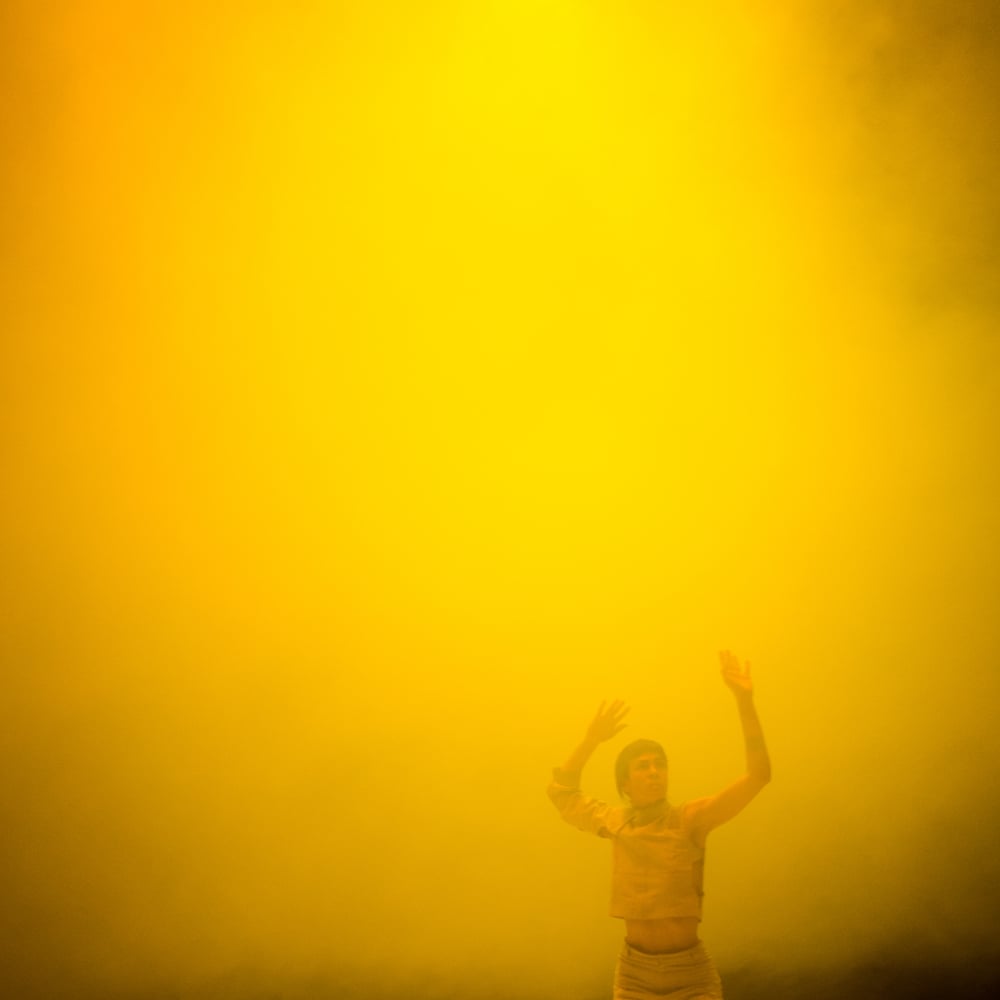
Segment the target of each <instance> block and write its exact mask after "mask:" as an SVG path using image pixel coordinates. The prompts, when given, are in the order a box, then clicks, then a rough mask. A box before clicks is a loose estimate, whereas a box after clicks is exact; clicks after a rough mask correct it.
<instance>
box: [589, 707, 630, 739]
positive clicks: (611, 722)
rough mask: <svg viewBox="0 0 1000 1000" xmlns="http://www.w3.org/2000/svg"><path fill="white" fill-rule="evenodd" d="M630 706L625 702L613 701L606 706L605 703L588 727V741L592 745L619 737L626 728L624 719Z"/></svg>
mask: <svg viewBox="0 0 1000 1000" xmlns="http://www.w3.org/2000/svg"><path fill="white" fill-rule="evenodd" d="M628 712H629V709H628V705H626V704H625V702H623V701H613V702H611V704H610V705H606V704H605V703H604V702H603V701H602V702H601V707H600V708H599V709H598V710H597V714H596V715H595V716H594V718H593V719H592V720H591V723H590V725H589V726H588V727H587V741H588V742H590V743H604V742H605V740H610V739H611V737H612V736H617V735H618V734H619V733H620V732H621V731H622V730H623V729H624V728H625V723H624V722H622V719H624V718H625V716H626V715H628Z"/></svg>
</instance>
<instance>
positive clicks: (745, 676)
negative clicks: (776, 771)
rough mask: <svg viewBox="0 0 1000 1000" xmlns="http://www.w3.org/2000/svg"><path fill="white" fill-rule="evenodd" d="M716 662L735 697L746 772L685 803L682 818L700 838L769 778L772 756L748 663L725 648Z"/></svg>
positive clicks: (736, 810)
mask: <svg viewBox="0 0 1000 1000" xmlns="http://www.w3.org/2000/svg"><path fill="white" fill-rule="evenodd" d="M719 661H720V663H721V665H722V679H723V681H725V683H726V686H727V687H728V688H729V690H730V691H732V692H733V695H734V697H735V698H736V709H737V711H738V712H739V717H740V725H741V726H742V728H743V743H744V747H745V750H746V771H745V773H744V774H742V775H741V776H740V777H739V778H737V779H736V781H734V782H733V783H732V784H731V785H729V786H728V787H727V788H724V789H723V790H722V791H721V792H719V793H718V794H717V795H713V796H710V797H709V798H706V799H699V800H698V801H696V802H692V803H690V805H689V806H688V814H687V816H686V817H685V819H686V820H687V822H688V823H689V824H690V826H691V827H692V828H693V829H694V830H695V831H696V833H697V834H698V835H700V836H701V837H702V838H704V837H705V836H706V835H707V834H708V832H709V831H710V830H714V829H715V827H717V826H720V825H721V824H722V823H725V822H727V821H729V820H731V819H732V818H733V817H734V816H736V815H737V814H738V813H739V812H741V811H742V810H743V809H744V808H745V807H746V806H747V805H748V804H749V803H750V801H751V800H752V799H753V798H754V796H756V795H757V793H758V792H759V791H760V790H761V789H762V788H763V787H764V786H765V785H766V784H767V783H768V782H769V781H770V780H771V758H770V756H769V755H768V752H767V745H766V744H765V743H764V731H763V729H761V725H760V719H759V718H758V717H757V708H756V706H755V705H754V701H753V681H752V680H751V678H750V664H749V663H744V664H743V665H742V666H741V665H740V661H739V660H738V659H737V658H736V657H735V656H734V655H733V654H732V653H731V652H729V650H728V649H727V650H723V651H722V652H721V653H719Z"/></svg>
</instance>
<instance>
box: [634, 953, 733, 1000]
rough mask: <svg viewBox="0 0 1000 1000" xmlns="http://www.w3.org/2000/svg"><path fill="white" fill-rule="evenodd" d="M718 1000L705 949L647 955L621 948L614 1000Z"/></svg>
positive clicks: (718, 987)
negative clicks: (657, 998) (664, 999)
mask: <svg viewBox="0 0 1000 1000" xmlns="http://www.w3.org/2000/svg"><path fill="white" fill-rule="evenodd" d="M655 997H670V998H671V1000H722V982H721V980H720V979H719V973H718V972H717V971H716V969H715V963H713V961H712V959H711V957H710V956H709V954H708V952H707V951H706V950H705V946H704V945H703V944H702V943H701V942H699V943H698V944H696V945H695V946H694V947H693V948H689V949H688V950H687V951H675V952H671V953H670V954H668V955H647V954H646V952H644V951H637V950H636V949H635V948H632V947H631V946H630V945H628V944H623V945H622V950H621V952H620V953H619V955H618V965H617V966H616V967H615V991H614V1000H653V998H655Z"/></svg>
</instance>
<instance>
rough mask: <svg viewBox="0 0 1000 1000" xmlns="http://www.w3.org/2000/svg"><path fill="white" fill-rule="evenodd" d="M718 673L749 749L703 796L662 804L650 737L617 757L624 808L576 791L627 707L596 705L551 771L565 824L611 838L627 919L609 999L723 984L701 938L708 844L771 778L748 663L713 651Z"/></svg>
mask: <svg viewBox="0 0 1000 1000" xmlns="http://www.w3.org/2000/svg"><path fill="white" fill-rule="evenodd" d="M719 659H720V662H721V665H722V679H723V681H725V683H726V685H727V686H728V687H729V689H730V690H731V691H732V692H733V694H734V695H735V697H736V706H737V709H738V711H739V716H740V723H741V724H742V727H743V737H744V741H745V745H746V772H745V773H744V774H742V775H741V776H740V777H739V778H737V779H736V781H734V782H733V783H732V784H731V785H729V786H728V787H727V788H724V789H723V790H722V791H721V792H719V793H718V794H716V795H712V796H709V797H708V798H703V799H695V800H694V801H691V802H686V803H684V804H682V805H679V806H672V805H670V804H669V802H668V801H667V757H666V754H665V753H664V751H663V747H661V746H660V744H659V743H656V742H654V741H653V740H645V739H643V740H636V741H635V742H633V743H629V744H628V746H626V747H625V748H624V749H623V750H622V751H621V753H619V755H618V759H617V760H616V762H615V783H616V785H617V786H618V793H619V795H622V796H623V797H625V798H626V799H627V800H628V803H629V804H628V805H627V806H625V807H621V806H611V805H607V804H606V803H604V802H599V801H597V800H596V799H592V798H589V797H587V796H586V795H584V794H583V792H581V791H580V773H581V771H582V770H583V767H584V765H585V764H586V763H587V761H588V760H589V759H590V756H591V754H592V753H593V752H594V750H595V749H596V748H597V747H598V746H599V745H600V744H601V743H604V742H606V741H607V740H610V739H611V738H612V737H614V736H616V735H617V734H618V733H620V732H621V731H622V729H624V728H625V723H624V721H623V720H624V718H625V716H626V715H627V714H628V711H629V710H628V707H627V706H626V705H625V704H624V703H623V702H621V701H613V702H611V704H610V705H605V704H604V703H603V702H602V703H601V707H600V708H599V709H598V710H597V714H596V715H595V716H594V718H593V720H592V721H591V723H590V725H589V726H588V727H587V732H586V735H585V736H584V738H583V742H582V743H580V745H579V746H578V747H577V748H576V750H574V751H573V753H571V754H570V756H569V757H568V758H567V760H566V762H565V763H564V764H563V765H562V767H559V768H556V770H555V772H554V775H553V778H554V780H553V781H552V783H551V784H550V785H549V789H548V793H549V798H550V799H551V800H552V802H553V804H554V805H555V807H556V808H557V809H558V810H559V812H560V814H561V815H562V817H563V819H565V820H566V822H567V823H572V824H573V826H575V827H577V828H579V829H580V830H583V831H585V832H588V833H596V834H597V835H598V836H599V837H605V838H607V839H609V840H611V842H612V849H613V856H614V863H613V877H612V888H611V916H613V917H619V918H621V919H622V920H624V921H625V941H624V944H623V945H622V950H621V952H620V953H619V956H618V964H617V966H616V968H615V979H614V994H613V996H614V1000H650V998H653V997H671V998H673V1000H721V998H722V985H721V983H720V981H719V974H718V972H717V971H716V969H715V965H714V964H713V962H712V959H711V958H710V957H709V955H708V952H707V951H706V950H705V947H704V945H703V944H702V943H701V940H700V939H699V937H698V924H699V922H700V921H701V910H702V895H703V892H702V885H703V877H704V863H705V840H706V838H707V837H708V834H709V832H710V831H712V830H714V829H715V828H716V827H717V826H719V825H721V824H722V823H725V822H727V821H728V820H731V819H732V818H733V817H734V816H735V815H736V814H737V813H739V812H741V811H742V810H743V809H744V807H745V806H746V805H747V804H748V803H749V802H750V800H751V799H753V798H754V796H756V795H757V793H758V792H759V791H760V790H761V789H762V788H763V787H764V786H765V785H766V784H767V783H768V781H770V780H771V761H770V758H769V756H768V753H767V747H766V746H765V744H764V734H763V731H762V730H761V726H760V721H759V719H758V718H757V710H756V708H755V707H754V702H753V682H752V681H751V679H750V664H749V663H744V664H743V665H741V664H740V662H739V660H738V659H737V658H736V657H735V656H734V655H733V654H732V653H731V652H729V651H728V650H724V651H723V652H721V653H720V654H719Z"/></svg>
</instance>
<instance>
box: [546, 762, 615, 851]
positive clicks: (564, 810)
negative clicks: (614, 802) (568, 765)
mask: <svg viewBox="0 0 1000 1000" xmlns="http://www.w3.org/2000/svg"><path fill="white" fill-rule="evenodd" d="M548 795H549V799H550V800H551V802H552V804H553V805H554V806H555V807H556V809H558V810H559V815H560V816H562V818H563V819H564V820H566V822H567V823H569V824H570V825H571V826H575V827H576V828H577V829H578V830H582V831H583V832H584V833H596V834H597V836H599V837H610V836H611V830H612V829H613V828H614V816H615V815H616V814H617V813H618V812H620V810H618V809H616V808H615V807H614V806H609V805H608V804H607V803H606V802H601V801H600V800H599V799H592V798H590V796H588V795H584V794H583V792H581V791H580V786H579V775H578V774H570V773H569V772H567V771H563V770H561V769H560V768H558V767H557V768H555V769H554V770H553V772H552V781H551V782H550V783H549V787H548Z"/></svg>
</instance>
